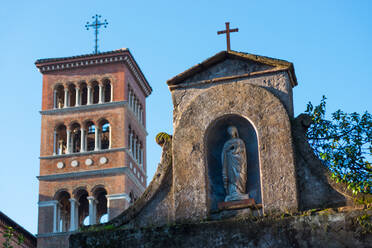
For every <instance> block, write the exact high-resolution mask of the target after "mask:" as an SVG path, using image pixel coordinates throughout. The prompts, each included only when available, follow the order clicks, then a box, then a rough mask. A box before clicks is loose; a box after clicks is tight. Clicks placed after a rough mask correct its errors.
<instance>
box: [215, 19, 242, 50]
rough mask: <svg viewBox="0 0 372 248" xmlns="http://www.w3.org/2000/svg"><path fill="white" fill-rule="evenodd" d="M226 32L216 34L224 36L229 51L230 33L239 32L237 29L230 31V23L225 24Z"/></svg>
mask: <svg viewBox="0 0 372 248" xmlns="http://www.w3.org/2000/svg"><path fill="white" fill-rule="evenodd" d="M225 24H226V30H222V31H218V32H217V34H226V43H227V51H230V33H232V32H239V29H238V28H234V29H230V22H225Z"/></svg>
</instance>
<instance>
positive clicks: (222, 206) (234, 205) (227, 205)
mask: <svg viewBox="0 0 372 248" xmlns="http://www.w3.org/2000/svg"><path fill="white" fill-rule="evenodd" d="M259 205H260V208H262V205H261V204H259ZM248 207H251V208H258V205H256V203H255V202H254V199H252V198H250V199H245V200H241V201H230V202H219V203H218V209H219V210H230V209H242V208H248Z"/></svg>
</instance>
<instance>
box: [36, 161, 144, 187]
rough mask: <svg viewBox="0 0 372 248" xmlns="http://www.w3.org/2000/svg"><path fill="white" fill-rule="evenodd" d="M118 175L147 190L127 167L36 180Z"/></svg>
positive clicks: (45, 176) (55, 175) (61, 174)
mask: <svg viewBox="0 0 372 248" xmlns="http://www.w3.org/2000/svg"><path fill="white" fill-rule="evenodd" d="M118 174H126V175H127V176H128V177H129V178H130V179H131V180H132V181H133V183H134V184H136V185H137V186H138V187H139V188H140V189H141V190H142V191H144V190H145V187H144V186H143V185H142V184H141V182H140V181H139V180H138V178H137V176H136V175H134V173H133V172H132V171H131V169H130V168H129V167H127V166H124V167H116V168H108V169H101V170H89V171H77V172H68V173H59V174H51V175H42V176H37V177H36V178H37V179H38V180H39V181H56V180H63V179H67V178H81V177H88V176H110V175H118Z"/></svg>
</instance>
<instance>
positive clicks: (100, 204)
mask: <svg viewBox="0 0 372 248" xmlns="http://www.w3.org/2000/svg"><path fill="white" fill-rule="evenodd" d="M106 195H107V191H106V190H105V189H104V188H98V189H97V190H95V192H94V198H95V199H96V204H97V205H96V216H95V217H96V223H105V222H107V217H104V216H105V215H107V198H106ZM105 218H106V221H105V222H103V221H104V220H105Z"/></svg>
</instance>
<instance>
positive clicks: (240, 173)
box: [221, 137, 249, 201]
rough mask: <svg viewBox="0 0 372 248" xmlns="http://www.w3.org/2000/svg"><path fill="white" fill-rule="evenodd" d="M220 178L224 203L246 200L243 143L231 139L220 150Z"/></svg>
mask: <svg viewBox="0 0 372 248" xmlns="http://www.w3.org/2000/svg"><path fill="white" fill-rule="evenodd" d="M221 155H222V177H223V182H224V187H225V191H226V197H225V201H236V200H242V199H248V198H249V196H248V194H246V193H245V191H246V183H247V155H246V150H245V144H244V141H243V140H242V139H240V138H237V137H236V138H231V139H229V140H228V141H226V143H225V144H224V146H223V149H222V154H221Z"/></svg>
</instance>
